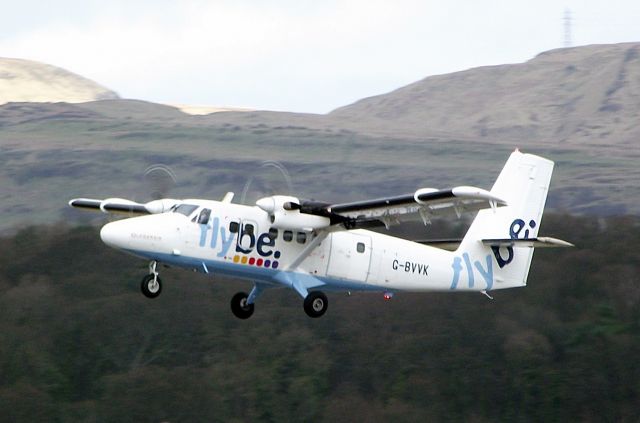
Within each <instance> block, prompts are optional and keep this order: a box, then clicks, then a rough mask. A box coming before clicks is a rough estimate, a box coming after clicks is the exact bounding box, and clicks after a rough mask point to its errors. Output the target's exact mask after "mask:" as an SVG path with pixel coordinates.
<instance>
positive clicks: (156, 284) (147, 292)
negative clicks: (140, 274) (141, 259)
mask: <svg viewBox="0 0 640 423" xmlns="http://www.w3.org/2000/svg"><path fill="white" fill-rule="evenodd" d="M156 265H157V263H156V262H155V261H152V262H151V263H149V274H148V275H147V276H145V277H144V278H142V282H141V283H140V290H141V291H142V294H143V295H144V296H145V297H147V298H156V297H157V296H158V295H160V293H161V292H162V281H161V280H160V276H158V272H157V271H156Z"/></svg>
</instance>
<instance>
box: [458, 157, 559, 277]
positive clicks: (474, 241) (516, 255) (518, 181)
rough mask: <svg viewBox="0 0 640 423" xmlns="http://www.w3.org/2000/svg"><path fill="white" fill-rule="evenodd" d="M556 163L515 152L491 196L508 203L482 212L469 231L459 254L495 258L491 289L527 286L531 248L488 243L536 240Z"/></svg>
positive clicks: (494, 186) (531, 255)
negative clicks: (491, 241)
mask: <svg viewBox="0 0 640 423" xmlns="http://www.w3.org/2000/svg"><path fill="white" fill-rule="evenodd" d="M552 172H553V162H552V161H550V160H547V159H544V158H542V157H538V156H534V155H532V154H523V153H521V152H519V151H518V150H516V151H515V152H513V153H512V154H511V156H510V157H509V160H507V163H506V164H505V166H504V168H503V169H502V172H501V173H500V176H498V179H497V180H496V182H495V184H494V185H493V188H492V189H491V193H492V194H494V195H496V196H497V197H500V198H501V199H503V200H505V201H506V202H507V205H506V206H505V207H499V208H497V209H496V210H490V209H487V210H481V211H480V212H478V215H477V216H476V218H475V219H474V221H473V223H472V224H471V227H470V228H469V230H468V231H467V234H466V235H465V237H464V239H463V240H462V243H461V244H460V247H459V248H458V250H457V254H461V255H462V254H468V255H469V256H471V257H484V256H489V255H491V256H492V260H491V261H492V271H493V276H494V277H493V284H492V285H491V286H488V287H487V288H488V289H501V288H511V287H516V286H524V285H526V282H527V275H528V273H529V266H530V265H531V258H532V257H533V248H532V247H531V246H522V247H519V246H502V247H498V246H493V247H492V246H486V245H483V243H482V240H487V239H524V238H535V237H536V236H537V234H538V229H539V228H540V223H541V220H542V212H543V210H544V205H545V202H546V199H547V192H548V191H549V183H550V181H551V174H552Z"/></svg>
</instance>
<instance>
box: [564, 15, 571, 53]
mask: <svg viewBox="0 0 640 423" xmlns="http://www.w3.org/2000/svg"><path fill="white" fill-rule="evenodd" d="M563 20H564V46H565V47H571V10H570V9H569V8H566V9H564V19H563Z"/></svg>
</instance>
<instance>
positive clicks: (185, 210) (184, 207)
mask: <svg viewBox="0 0 640 423" xmlns="http://www.w3.org/2000/svg"><path fill="white" fill-rule="evenodd" d="M197 208H198V206H196V205H193V204H180V205H179V206H178V207H176V208H175V210H173V212H174V213H180V214H183V215H185V216H187V217H189V216H191V213H193V211H194V210H195V209H197Z"/></svg>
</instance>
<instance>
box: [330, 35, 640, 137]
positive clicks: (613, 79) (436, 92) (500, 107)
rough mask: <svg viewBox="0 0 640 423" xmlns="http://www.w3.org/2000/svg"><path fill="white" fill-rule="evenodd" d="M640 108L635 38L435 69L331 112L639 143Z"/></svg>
mask: <svg viewBox="0 0 640 423" xmlns="http://www.w3.org/2000/svg"><path fill="white" fill-rule="evenodd" d="M639 115H640V43H627V44H616V45H593V46H586V47H576V48H568V49H558V50H552V51H548V52H545V53H542V54H540V55H538V56H537V57H535V58H534V59H532V60H530V61H528V62H526V63H519V64H511V65H499V66H486V67H480V68H475V69H470V70H467V71H463V72H456V73H451V74H447V75H438V76H432V77H428V78H425V79H423V80H421V81H418V82H415V83H413V84H410V85H407V86H405V87H402V88H399V89H397V90H395V91H392V92H390V93H388V94H383V95H378V96H374V97H369V98H366V99H363V100H360V101H358V102H356V103H354V104H351V105H348V106H345V107H342V108H339V109H337V110H334V111H333V112H331V113H330V114H329V118H330V119H331V120H332V121H333V122H334V123H335V124H339V125H343V126H345V127H348V128H351V129H355V130H358V131H363V132H367V133H371V132H377V133H386V134H395V135H409V136H436V135H437V136H446V137H453V138H462V139H476V140H491V141H492V142H502V143H511V144H513V143H520V142H524V143H525V144H535V145H539V144H541V143H549V144H556V145H566V144H571V145H575V144H580V145H593V146H596V145H601V144H606V145H609V146H611V145H614V144H615V145H618V146H620V147H623V148H627V147H631V146H637V145H638V140H639V139H640V125H639V124H638V116H639Z"/></svg>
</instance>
